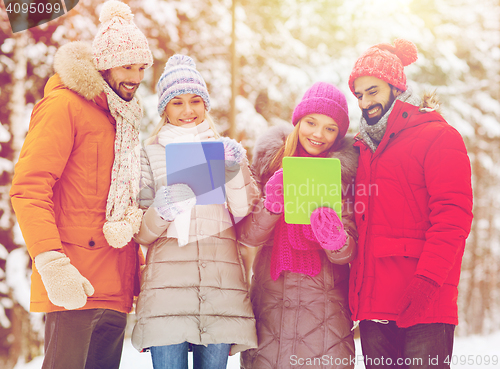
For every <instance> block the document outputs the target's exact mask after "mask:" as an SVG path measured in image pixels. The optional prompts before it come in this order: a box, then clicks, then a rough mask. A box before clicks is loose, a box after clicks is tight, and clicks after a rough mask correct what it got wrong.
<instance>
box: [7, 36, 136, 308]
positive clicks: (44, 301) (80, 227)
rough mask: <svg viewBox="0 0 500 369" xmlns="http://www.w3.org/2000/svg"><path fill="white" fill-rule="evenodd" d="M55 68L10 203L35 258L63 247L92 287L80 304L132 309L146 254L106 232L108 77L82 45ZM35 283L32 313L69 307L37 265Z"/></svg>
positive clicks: (67, 49)
mask: <svg viewBox="0 0 500 369" xmlns="http://www.w3.org/2000/svg"><path fill="white" fill-rule="evenodd" d="M55 70H56V72H57V74H56V75H54V76H53V77H51V78H50V79H49V81H48V83H47V85H46V86H45V91H44V98H43V99H42V100H41V101H40V102H39V103H38V104H36V105H35V108H34V109H33V112H32V115H31V121H30V127H29V131H28V135H27V136H26V140H25V142H24V145H23V148H22V150H21V154H20V157H19V161H18V163H17V164H16V167H15V173H14V179H13V182H12V188H11V191H10V195H11V197H12V205H13V207H14V210H15V213H16V216H17V220H18V223H19V225H20V227H21V231H22V233H23V236H24V239H25V242H26V246H27V248H28V252H29V254H30V256H31V257H32V258H33V259H34V258H35V257H36V256H37V255H38V254H40V253H42V252H45V251H50V250H55V251H60V252H64V253H65V254H66V255H67V256H68V257H69V259H70V260H71V263H72V264H73V265H74V266H75V267H76V268H77V269H78V270H79V272H80V273H81V274H82V275H83V276H84V277H85V278H87V279H88V280H89V281H90V283H91V284H92V285H93V286H94V289H95V293H94V295H93V296H90V297H89V298H88V300H87V304H86V305H85V306H84V307H83V308H82V309H93V308H107V309H112V310H116V311H120V312H124V313H128V312H130V310H131V308H132V302H133V298H134V296H135V295H138V292H139V291H138V289H139V269H140V264H141V263H144V258H143V256H142V252H141V251H140V248H139V246H138V245H137V244H136V243H135V242H134V241H131V242H130V243H129V244H128V245H126V246H125V247H123V248H121V249H115V248H113V247H111V246H110V245H109V244H108V243H107V242H106V239H105V238H104V234H103V232H102V227H103V224H104V222H105V220H106V201H107V197H108V191H109V185H110V182H111V168H112V165H113V160H114V140H115V121H114V119H113V117H112V116H111V114H110V112H109V110H108V105H107V100H106V96H105V94H104V92H103V90H102V85H103V83H105V82H104V80H103V79H102V77H101V75H100V74H99V72H98V71H97V70H96V69H95V67H94V66H93V63H92V53H91V49H90V46H89V45H87V44H85V43H81V42H74V43H70V44H67V45H65V46H64V47H63V48H61V49H60V50H59V51H58V52H57V54H56V58H55ZM84 96H85V97H84ZM31 283H32V284H31V311H35V312H51V311H59V310H64V308H62V307H58V306H55V305H53V304H52V303H51V302H50V301H49V299H48V297H47V292H46V290H45V287H44V285H43V283H42V280H41V278H40V275H39V273H38V271H37V270H36V267H35V266H34V263H33V273H32V277H31Z"/></svg>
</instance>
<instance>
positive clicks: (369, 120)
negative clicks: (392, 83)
mask: <svg viewBox="0 0 500 369" xmlns="http://www.w3.org/2000/svg"><path fill="white" fill-rule="evenodd" d="M394 100H396V95H395V94H394V91H393V89H392V88H391V92H390V95H389V100H388V101H387V104H386V105H385V106H383V105H382V104H377V105H374V106H371V107H370V109H363V110H362V114H363V118H365V120H366V124H368V125H369V126H373V125H375V124H377V123H378V122H379V120H380V119H381V118H382V117H383V116H384V115H385V113H387V111H388V110H389V109H390V108H391V106H392V104H393V103H394ZM377 106H379V107H380V111H381V113H380V115H378V116H376V117H373V118H369V117H368V111H369V110H372V109H373V108H375V107H377Z"/></svg>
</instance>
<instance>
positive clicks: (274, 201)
mask: <svg viewBox="0 0 500 369" xmlns="http://www.w3.org/2000/svg"><path fill="white" fill-rule="evenodd" d="M265 191H266V200H265V202H264V206H265V207H266V209H267V210H269V211H270V212H271V213H275V214H281V213H283V208H284V207H285V199H284V197H283V168H281V169H279V170H277V171H276V172H275V173H274V174H273V176H272V177H271V178H269V181H267V183H266V187H265Z"/></svg>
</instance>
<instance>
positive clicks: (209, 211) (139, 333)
mask: <svg viewBox="0 0 500 369" xmlns="http://www.w3.org/2000/svg"><path fill="white" fill-rule="evenodd" d="M164 156H165V148H164V146H162V145H160V144H156V143H155V144H151V145H148V146H146V147H145V149H144V150H143V151H142V155H141V171H142V173H141V192H140V195H139V197H140V206H141V208H143V209H144V210H146V209H147V210H146V212H145V214H144V218H143V221H142V225H141V229H140V231H139V233H138V234H137V236H136V241H138V242H139V243H140V244H142V245H144V246H147V247H148V253H147V257H146V267H145V269H144V271H143V273H142V277H141V292H140V295H139V299H138V301H137V307H136V314H137V323H136V325H135V327H134V330H133V333H132V344H133V345H134V347H135V348H136V349H138V350H142V349H144V348H148V347H151V346H164V345H172V344H177V343H181V342H186V341H187V342H190V343H193V344H200V345H207V344H217V343H230V344H233V345H232V347H231V354H234V353H236V352H239V351H242V350H246V349H248V348H252V347H256V346H257V337H256V331H255V319H254V314H253V312H252V306H251V303H250V298H249V295H248V287H247V286H248V284H247V281H246V275H245V270H244V267H243V263H242V259H241V254H240V251H239V248H238V245H237V242H236V234H235V229H234V226H233V223H232V219H231V216H230V213H229V212H231V213H232V215H233V216H234V217H243V216H245V215H247V214H248V212H249V211H250V210H251V204H252V201H254V200H256V199H257V198H258V193H259V191H258V188H257V186H256V184H255V181H254V180H253V178H252V176H251V174H250V170H249V168H248V162H247V160H245V161H244V163H242V164H241V165H240V166H238V165H236V166H235V167H233V168H230V169H226V181H228V179H230V180H229V181H228V182H227V183H226V196H227V197H226V198H227V208H226V206H225V205H223V204H222V205H197V206H195V207H194V208H193V210H192V212H191V223H190V231H189V243H188V244H187V245H186V246H183V247H179V246H178V243H177V238H174V237H173V236H175V226H173V225H172V224H171V223H170V222H167V221H165V220H163V219H162V218H161V217H160V216H159V214H158V212H157V211H156V208H155V207H154V206H151V204H152V203H153V200H154V197H155V193H156V190H158V188H159V187H161V186H163V185H166V167H165V165H166V164H165V157H164ZM231 171H232V173H230V172H231ZM228 210H229V211H228ZM169 226H170V227H169Z"/></svg>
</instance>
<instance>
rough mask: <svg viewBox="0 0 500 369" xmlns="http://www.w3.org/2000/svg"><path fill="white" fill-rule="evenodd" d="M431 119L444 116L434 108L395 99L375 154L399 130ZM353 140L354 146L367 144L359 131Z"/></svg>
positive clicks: (394, 136) (381, 149) (441, 119)
mask: <svg viewBox="0 0 500 369" xmlns="http://www.w3.org/2000/svg"><path fill="white" fill-rule="evenodd" d="M432 121H444V118H443V117H442V116H441V114H439V113H438V112H436V111H434V110H431V111H425V110H422V108H421V107H419V106H415V105H412V104H409V103H406V102H403V101H400V100H396V101H395V102H394V108H393V109H392V112H391V114H390V115H389V119H388V121H387V130H386V131H385V134H384V138H383V139H382V141H381V142H380V144H379V145H378V147H377V150H376V151H375V154H377V153H380V152H382V151H383V150H384V148H385V147H386V146H387V145H388V144H389V142H390V141H391V140H393V139H395V138H396V137H397V136H398V134H399V133H400V132H402V131H404V130H406V129H408V128H413V127H416V126H419V125H421V124H425V123H428V122H432ZM355 140H356V143H355V144H354V145H355V146H356V147H361V146H362V145H363V146H368V145H367V144H366V143H365V142H364V141H363V139H362V138H361V137H360V135H359V133H358V134H357V135H356V137H355Z"/></svg>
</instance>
